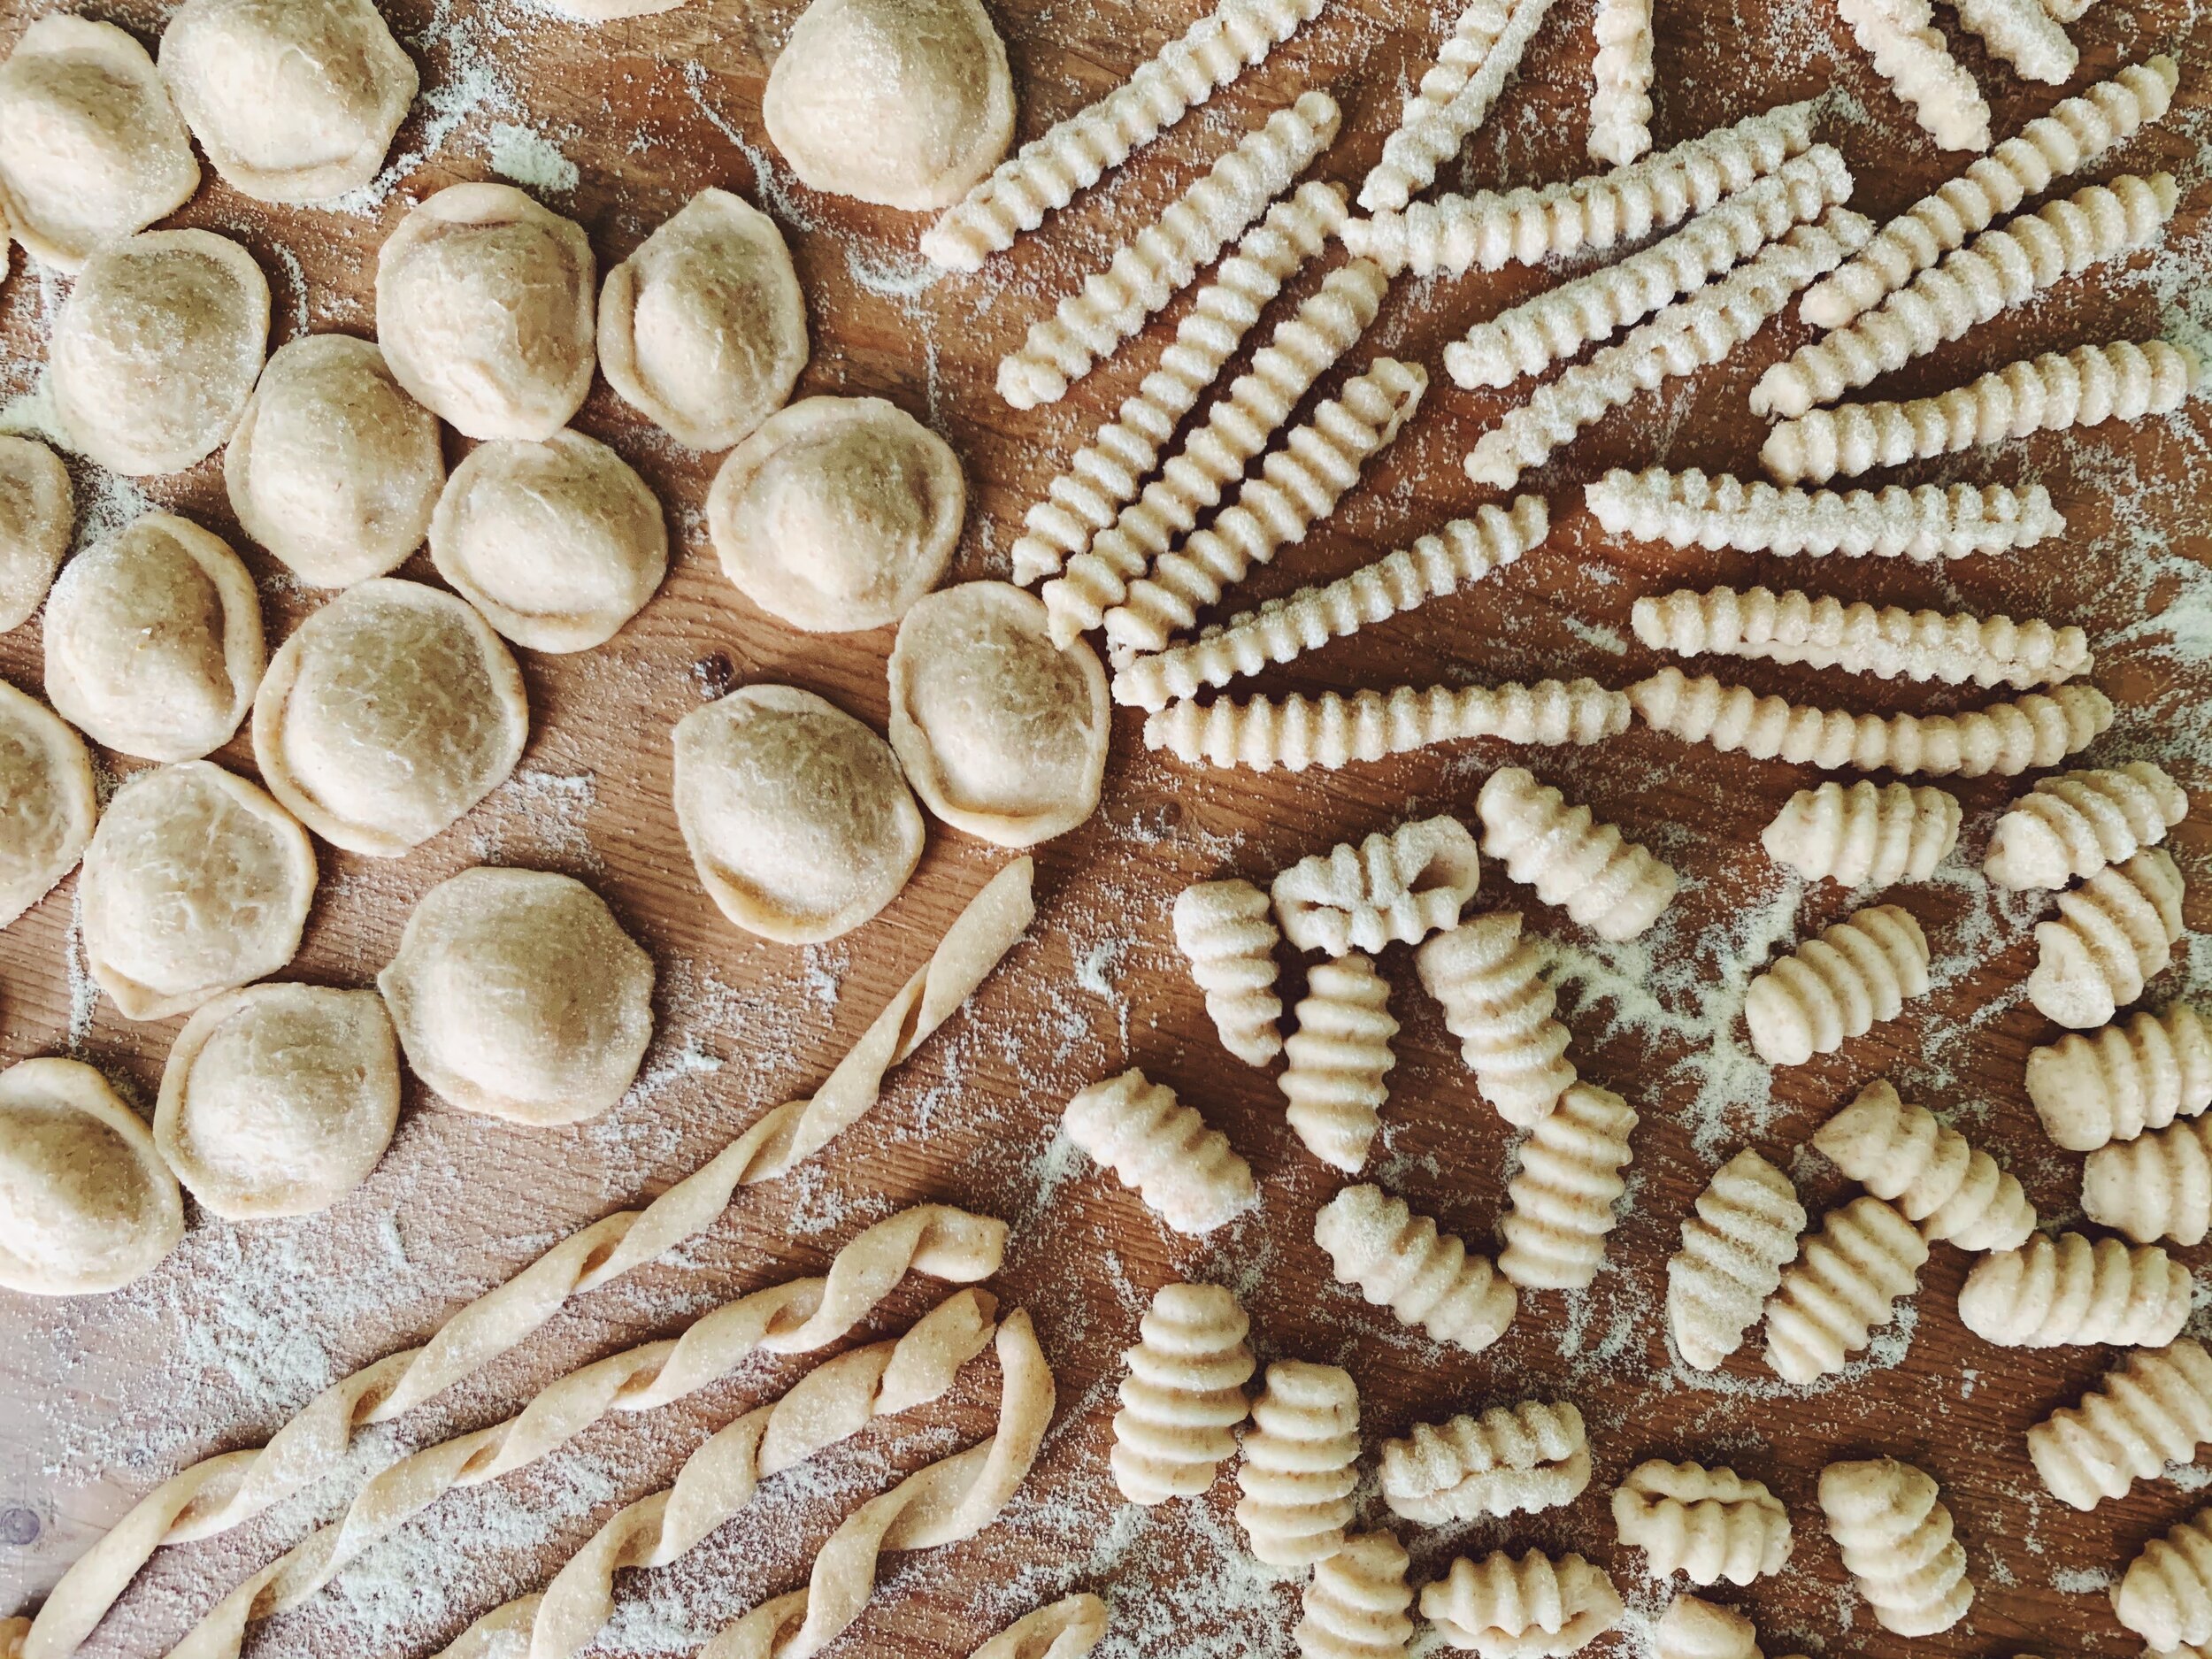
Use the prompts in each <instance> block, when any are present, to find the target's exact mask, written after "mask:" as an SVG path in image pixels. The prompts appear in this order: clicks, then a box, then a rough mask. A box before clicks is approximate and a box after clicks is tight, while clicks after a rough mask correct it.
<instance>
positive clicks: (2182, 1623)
mask: <svg viewBox="0 0 2212 1659" xmlns="http://www.w3.org/2000/svg"><path fill="white" fill-rule="evenodd" d="M2112 1610H2113V1611H2114V1612H2115V1613H2116V1614H2117V1615H2118V1616H2119V1619H2120V1623H2121V1624H2124V1625H2126V1626H2127V1627H2128V1628H2129V1629H2130V1630H2131V1631H2133V1632H2135V1633H2136V1634H2137V1635H2138V1636H2140V1637H2141V1638H2142V1639H2143V1640H2145V1641H2146V1642H2147V1643H2148V1644H2149V1645H2150V1648H2151V1650H2152V1651H2153V1652H2154V1653H2162V1652H2164V1651H2166V1650H2170V1649H2176V1648H2178V1649H2182V1650H2183V1651H2186V1650H2187V1649H2189V1648H2192V1647H2202V1646H2204V1645H2205V1644H2206V1643H2208V1642H2212V1509H2199V1510H2198V1511H2197V1512H2196V1513H2195V1514H2194V1515H2193V1516H2191V1517H2189V1518H2188V1519H2187V1520H2185V1521H2183V1522H2180V1523H2179V1524H2177V1525H2175V1526H2174V1527H2173V1528H2172V1529H2171V1530H2170V1531H2169V1532H2166V1533H2165V1535H2164V1536H2162V1537H2160V1538H2154V1539H2153V1540H2151V1541H2150V1542H2149V1543H2147V1544H2146V1545H2144V1546H2143V1553H2142V1554H2141V1555H2138V1556H2137V1557H2136V1558H2135V1560H2134V1561H2133V1562H2132V1563H2131V1564H2130V1565H2129V1567H2128V1570H2127V1574H2126V1576H2125V1577H2124V1578H2122V1579H2121V1580H2120V1582H2119V1583H2118V1584H2116V1585H2115V1586H2113V1589H2112Z"/></svg>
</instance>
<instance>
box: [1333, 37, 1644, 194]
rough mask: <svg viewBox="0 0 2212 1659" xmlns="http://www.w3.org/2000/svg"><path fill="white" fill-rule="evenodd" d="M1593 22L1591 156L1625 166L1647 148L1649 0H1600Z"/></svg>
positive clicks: (1592, 158)
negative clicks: (1596, 47) (1595, 52)
mask: <svg viewBox="0 0 2212 1659" xmlns="http://www.w3.org/2000/svg"><path fill="white" fill-rule="evenodd" d="M1593 27H1594V31H1595V33H1596V35H1597V42H1598V50H1597V57H1596V58H1595V60H1594V62H1593V63H1592V65H1591V66H1590V81H1591V86H1590V142H1589V150H1590V159H1591V160H1593V161H1602V162H1608V163H1609V164H1611V165H1613V166H1616V167H1624V166H1626V165H1628V164H1629V163H1630V162H1632V161H1633V160H1635V159H1636V157H1639V156H1640V155H1642V154H1643V153H1644V152H1645V151H1646V150H1649V149H1650V148H1651V0H1598V10H1597V19H1596V21H1595V23H1594V25H1593ZM1363 205H1364V204H1363Z"/></svg>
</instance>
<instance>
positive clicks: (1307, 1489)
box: [1237, 1360, 1359, 1567]
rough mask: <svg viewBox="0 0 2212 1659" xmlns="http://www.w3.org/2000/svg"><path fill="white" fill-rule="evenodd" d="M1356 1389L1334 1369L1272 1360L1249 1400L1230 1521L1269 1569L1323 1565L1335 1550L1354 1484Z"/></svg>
mask: <svg viewBox="0 0 2212 1659" xmlns="http://www.w3.org/2000/svg"><path fill="white" fill-rule="evenodd" d="M1358 1461H1359V1390H1358V1389H1357V1388H1356V1387H1355V1386H1353V1383H1352V1379H1351V1375H1350V1373H1348V1372H1347V1371H1343V1370H1342V1369H1340V1367H1338V1366H1335V1365H1316V1364H1312V1363H1309V1362H1307V1361H1304V1360H1278V1361H1277V1362H1276V1363H1274V1364H1272V1365H1270V1366H1269V1367H1268V1368H1267V1386H1266V1388H1265V1389H1263V1391H1262V1392H1261V1394H1260V1397H1259V1398H1258V1399H1256V1400H1255V1401H1254V1402H1252V1426H1251V1428H1250V1429H1249V1430H1248V1431H1247V1432H1246V1433H1245V1436H1244V1456H1243V1460H1242V1461H1241V1462H1240V1463H1239V1464H1238V1466H1237V1487H1238V1489H1239V1490H1240V1492H1241V1493H1242V1494H1244V1495H1243V1496H1242V1497H1240V1499H1238V1501H1237V1523H1238V1525H1240V1526H1242V1527H1243V1528H1244V1535H1245V1538H1246V1540H1247V1541H1248V1543H1249V1544H1250V1546H1251V1549H1252V1553H1253V1554H1254V1555H1256V1556H1258V1557H1259V1558H1260V1559H1261V1560H1262V1561H1263V1562H1266V1563H1269V1564H1270V1565H1271V1566H1277V1567H1301V1566H1304V1565H1306V1564H1308V1563H1311V1562H1316V1561H1325V1560H1326V1559H1327V1558H1328V1557H1330V1556H1331V1555H1335V1554H1336V1552H1337V1551H1338V1550H1339V1549H1340V1548H1342V1547H1343V1544H1344V1529H1345V1528H1346V1527H1347V1526H1348V1525H1350V1524H1351V1519H1352V1489H1353V1487H1355V1486H1357V1485H1358V1484H1359V1474H1358V1471H1356V1469H1355V1468H1354V1467H1353V1465H1354V1464H1356V1463H1358Z"/></svg>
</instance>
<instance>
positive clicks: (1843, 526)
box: [1582, 466, 2066, 562]
mask: <svg viewBox="0 0 2212 1659" xmlns="http://www.w3.org/2000/svg"><path fill="white" fill-rule="evenodd" d="M1582 498H1583V500H1584V502H1585V503H1586V504H1587V505H1588V506H1589V509H1590V511H1592V512H1594V513H1595V514H1596V515H1597V518H1598V523H1599V524H1601V526H1604V528H1605V531H1606V534H1609V535H1632V536H1634V537H1636V538H1638V539H1639V540H1640V541H1664V542H1666V543H1668V544H1669V545H1670V546H1673V547H1678V548H1679V547H1701V548H1707V549H1717V548H1734V549H1736V550H1737V551H1739V552H1742V553H1773V554H1776V555H1778V556H1780V557H1800V556H1802V557H1809V558H1822V557H1828V556H1829V555H1834V556H1836V557H1842V558H1908V559H1914V560H1918V561H1922V562H1926V561H1931V560H1934V559H1954V558H1964V557H1967V556H1968V555H1970V554H1974V553H2002V552H2008V551H2010V550H2011V549H2015V548H2024V547H2032V546H2034V545H2035V544H2036V543H2037V542H2039V541H2044V540H2046V539H2047V538H2048V537H2051V536H2055V535H2057V534H2060V533H2061V532H2062V531H2063V530H2064V529H2065V528H2066V520H2065V519H2064V518H2061V517H2060V516H2059V512H2058V510H2057V509H2056V508H2055V507H2054V506H2053V505H2052V504H2051V493H2050V491H2048V490H2047V489H2045V488H2043V486H2042V485H2040V484H2036V485H2032V486H2030V487H2029V488H2026V489H2023V490H2015V489H2009V488H2006V487H2005V486H2004V485H2001V484H1987V485H1980V486H1977V485H1973V484H1949V485H1943V484H1923V485H1921V486H1920V487H1919V488H1917V489H1906V488H1903V487H1902V486H1901V485H1896V484H1892V485H1890V486H1889V487H1888V488H1886V489H1878V490H1873V489H1854V490H1846V491H1841V492H1838V491H1835V490H1825V489H1821V490H1804V489H1778V488H1776V487H1775V486H1774V485H1772V484H1769V483H1767V482H1765V481H1764V480H1751V481H1746V480H1743V479H1740V478H1733V477H1730V476H1728V475H1727V474H1723V475H1722V476H1721V477H1719V478H1708V477H1707V476H1706V475H1705V474H1704V473H1702V472H1697V471H1695V470H1692V471H1689V472H1668V471H1667V470H1666V469H1665V468H1664V467H1659V466H1655V467H1650V468H1647V470H1645V471H1644V472H1627V471H1625V470H1624V469H1621V468H1615V469H1614V470H1613V471H1612V472H1608V473H1607V474H1606V475H1605V476H1604V477H1603V478H1601V479H1600V480H1598V481H1597V482H1595V483H1594V484H1586V485H1585V486H1583V491H1582Z"/></svg>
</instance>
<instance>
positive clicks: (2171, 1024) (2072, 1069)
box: [2028, 1002, 2212, 1152]
mask: <svg viewBox="0 0 2212 1659" xmlns="http://www.w3.org/2000/svg"><path fill="white" fill-rule="evenodd" d="M2028 1098H2029V1099H2030V1100H2031V1101H2032V1102H2034V1103H2035V1110H2036V1115H2037V1116H2038V1117H2039V1118H2042V1120H2043V1129H2044V1133H2047V1134H2048V1135H2049V1136H2050V1137H2051V1140H2052V1141H2053V1142H2054V1143H2055V1145H2058V1146H2061V1147H2063V1148H2066V1149H2067V1150H2068V1151H2070V1152H2093V1151H2095V1150H2096V1149H2097V1148H2099V1147H2101V1146H2103V1145H2105V1144H2107V1143H2108V1142H2109V1141H2132V1140H2133V1139H2134V1138H2135V1137H2136V1136H2137V1135H2139V1134H2141V1133H2143V1132H2144V1131H2145V1130H2146V1129H2162V1128H2164V1127H2165V1126H2166V1125H2168V1124H2170V1123H2171V1122H2173V1121H2174V1119H2175V1118H2194V1117H2196V1116H2197V1115H2198V1114H2199V1113H2200V1112H2202V1111H2203V1110H2204V1109H2205V1108H2206V1107H2208V1106H2212V1029H2208V1028H2207V1027H2206V1025H2205V1021H2204V1018H2203V1016H2202V1015H2200V1014H2199V1013H2198V1012H2197V1010H2195V1009H2193V1008H2192V1007H2190V1006H2189V1004H2188V1003H2186V1002H2176V1003H2175V1004H2174V1005H2173V1006H2172V1007H2170V1008H2169V1009H2167V1010H2164V1011H2163V1012H2162V1013H2156V1014H2151V1013H2140V1014H2131V1015H2130V1016H2128V1018H2125V1019H2124V1020H2121V1021H2119V1022H2118V1023H2117V1024H2115V1025H2107V1026H2105V1027H2104V1028H2103V1029H2102V1030H2100V1031H2093V1032H2091V1033H2088V1034H2087V1035H2086V1036H2084V1035H2082V1034H2080V1033H2068V1034H2067V1035H2065V1036H2063V1037H2061V1038H2060V1039H2059V1040H2058V1041H2057V1042H2055V1043H2054V1044H2053V1045H2051V1046H2050V1047H2049V1048H2031V1049H2030V1050H2028Z"/></svg>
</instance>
